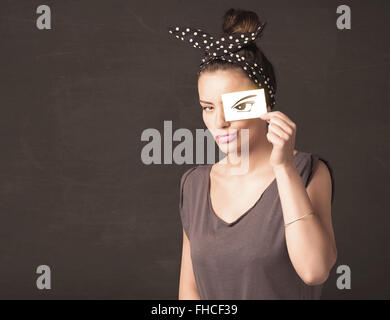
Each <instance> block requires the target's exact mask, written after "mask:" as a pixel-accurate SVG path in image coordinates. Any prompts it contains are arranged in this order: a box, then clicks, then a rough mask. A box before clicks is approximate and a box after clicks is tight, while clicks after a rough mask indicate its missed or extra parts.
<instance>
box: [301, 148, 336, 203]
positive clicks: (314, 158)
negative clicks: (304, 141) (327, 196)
mask: <svg viewBox="0 0 390 320" xmlns="http://www.w3.org/2000/svg"><path fill="white" fill-rule="evenodd" d="M319 160H322V161H323V162H324V163H325V164H326V166H327V167H328V170H329V173H330V178H331V180H332V201H331V203H332V204H333V201H334V196H335V177H334V170H333V168H332V165H331V164H330V162H329V161H328V160H326V159H324V158H323V157H322V156H320V155H318V154H312V155H311V169H310V175H309V178H308V180H307V183H306V185H309V182H310V180H311V178H312V177H313V173H314V171H315V169H316V168H317V165H318V162H319Z"/></svg>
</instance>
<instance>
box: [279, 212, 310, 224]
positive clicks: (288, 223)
mask: <svg viewBox="0 0 390 320" xmlns="http://www.w3.org/2000/svg"><path fill="white" fill-rule="evenodd" d="M311 214H313V211H312V212H309V213H307V214H305V215H303V216H302V217H299V218H296V219H294V220H293V221H290V222H289V223H285V224H284V227H287V226H288V225H290V224H292V223H294V222H296V221H298V220H301V219H303V218H304V217H307V216H309V215H311Z"/></svg>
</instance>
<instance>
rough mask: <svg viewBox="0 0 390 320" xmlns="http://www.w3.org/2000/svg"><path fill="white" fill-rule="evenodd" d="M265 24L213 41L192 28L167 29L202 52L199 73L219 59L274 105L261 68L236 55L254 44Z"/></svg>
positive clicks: (272, 89)
mask: <svg viewBox="0 0 390 320" xmlns="http://www.w3.org/2000/svg"><path fill="white" fill-rule="evenodd" d="M265 25H266V22H264V23H263V24H262V25H260V26H259V27H258V28H257V29H256V30H255V31H253V32H243V33H233V34H230V35H222V36H220V37H218V38H217V39H214V37H213V36H212V35H210V34H209V33H207V32H205V31H203V30H201V29H196V28H192V27H179V26H177V27H171V26H170V27H168V31H169V33H171V34H172V35H174V36H175V37H176V38H178V39H180V40H182V41H184V42H186V43H187V44H190V45H192V46H193V47H194V48H198V49H202V50H203V57H202V62H201V63H200V65H199V67H200V71H201V70H202V69H203V68H204V67H205V66H206V65H207V64H208V63H210V62H211V61H213V60H217V59H221V60H225V61H228V62H231V63H234V64H237V65H239V66H240V67H241V68H242V69H243V70H244V71H245V73H246V74H247V75H248V76H249V78H251V80H252V81H254V82H255V83H256V84H257V85H258V86H259V87H262V88H264V90H265V91H267V93H268V97H269V99H270V105H271V106H273V105H275V95H274V88H273V86H272V85H271V84H270V83H269V81H270V78H269V77H268V75H267V74H266V73H265V71H264V69H263V66H262V65H259V64H257V63H253V62H250V61H247V60H246V59H245V57H244V56H242V55H240V54H238V53H236V52H237V51H239V50H240V49H241V48H242V47H244V46H247V45H249V44H250V43H252V42H254V41H255V40H256V39H257V38H259V37H260V36H261V35H262V31H263V30H264V27H265Z"/></svg>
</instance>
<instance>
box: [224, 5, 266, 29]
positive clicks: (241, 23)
mask: <svg viewBox="0 0 390 320" xmlns="http://www.w3.org/2000/svg"><path fill="white" fill-rule="evenodd" d="M261 25H262V22H261V21H260V19H259V17H258V15H257V14H256V13H255V12H253V11H246V10H241V9H233V8H230V9H229V10H227V11H226V13H225V15H224V16H223V26H222V29H223V32H224V33H226V34H232V33H244V32H253V31H255V30H256V29H257V28H258V27H259V26H261Z"/></svg>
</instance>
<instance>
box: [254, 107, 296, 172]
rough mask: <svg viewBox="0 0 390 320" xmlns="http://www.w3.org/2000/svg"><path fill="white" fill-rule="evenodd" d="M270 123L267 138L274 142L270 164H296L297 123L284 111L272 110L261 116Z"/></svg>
mask: <svg viewBox="0 0 390 320" xmlns="http://www.w3.org/2000/svg"><path fill="white" fill-rule="evenodd" d="M260 119H263V120H265V121H267V122H268V123H269V126H268V133H267V139H268V141H269V142H271V143H272V144H273V149H272V152H271V157H270V164H271V165H272V166H273V167H274V168H275V167H280V166H290V165H293V166H295V159H294V146H295V133H296V125H295V123H294V122H293V121H291V119H289V118H288V117H287V116H286V115H285V114H284V113H282V112H280V111H271V112H267V113H264V114H262V115H261V116H260Z"/></svg>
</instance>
